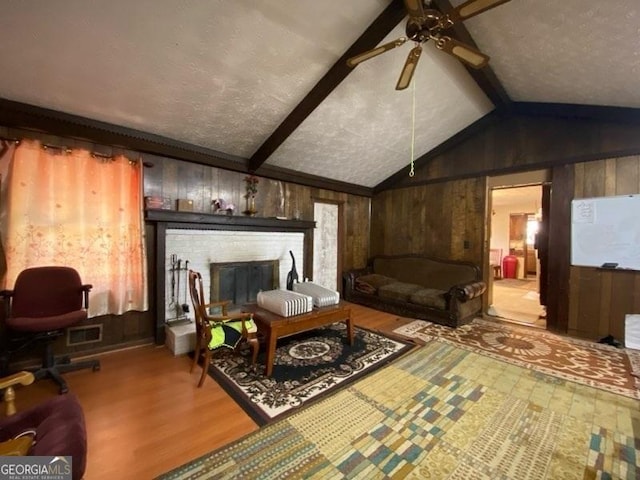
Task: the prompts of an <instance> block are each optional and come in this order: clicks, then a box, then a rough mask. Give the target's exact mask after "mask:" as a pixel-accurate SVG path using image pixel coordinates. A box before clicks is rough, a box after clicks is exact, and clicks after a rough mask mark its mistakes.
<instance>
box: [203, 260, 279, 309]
mask: <svg viewBox="0 0 640 480" xmlns="http://www.w3.org/2000/svg"><path fill="white" fill-rule="evenodd" d="M279 277H280V265H279V262H278V260H264V261H253V262H226V263H212V264H211V292H210V295H211V296H210V298H211V300H210V301H211V302H217V301H221V300H231V302H232V305H230V308H234V307H236V308H239V307H241V306H242V305H243V304H245V303H250V302H255V301H256V297H257V295H258V292H260V291H261V290H262V291H266V290H274V289H277V288H280V285H279Z"/></svg>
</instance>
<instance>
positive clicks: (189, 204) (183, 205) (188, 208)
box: [178, 198, 193, 212]
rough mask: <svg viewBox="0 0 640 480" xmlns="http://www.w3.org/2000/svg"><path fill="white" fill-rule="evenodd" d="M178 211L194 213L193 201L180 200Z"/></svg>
mask: <svg viewBox="0 0 640 480" xmlns="http://www.w3.org/2000/svg"><path fill="white" fill-rule="evenodd" d="M178 211H179V212H193V200H187V199H186V198H179V199H178Z"/></svg>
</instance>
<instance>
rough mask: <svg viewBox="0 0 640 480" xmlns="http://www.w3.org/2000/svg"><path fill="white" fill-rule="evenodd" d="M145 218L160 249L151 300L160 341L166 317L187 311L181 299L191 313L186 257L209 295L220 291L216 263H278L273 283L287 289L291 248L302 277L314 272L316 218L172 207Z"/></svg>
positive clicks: (148, 212) (172, 318)
mask: <svg viewBox="0 0 640 480" xmlns="http://www.w3.org/2000/svg"><path fill="white" fill-rule="evenodd" d="M145 219H146V222H147V225H148V226H150V227H152V229H153V234H152V235H153V239H154V243H155V251H156V259H155V260H156V261H155V265H152V266H151V265H150V267H151V268H150V271H152V272H153V271H155V275H154V278H153V279H151V282H150V285H153V283H154V280H155V288H154V292H155V302H152V303H153V304H155V312H156V343H159V344H161V343H164V335H165V333H164V326H165V322H167V321H172V320H175V319H176V318H177V317H180V315H183V316H184V313H183V311H182V309H181V305H182V304H183V303H186V304H187V305H188V307H189V312H188V313H187V315H188V316H189V317H190V318H193V307H192V306H191V300H190V298H189V293H188V290H187V289H188V284H187V275H186V270H184V266H185V261H186V260H188V261H189V264H188V268H190V269H192V270H197V271H199V272H200V273H201V275H202V277H203V284H204V285H203V287H204V291H205V295H209V294H210V290H211V288H212V287H215V288H217V289H218V291H219V290H220V285H219V283H218V284H217V286H216V285H212V277H211V271H212V265H225V264H226V265H231V264H238V265H239V264H243V263H244V264H246V265H247V266H249V265H250V264H253V266H258V265H265V264H270V265H273V266H274V267H275V268H272V270H271V272H272V279H271V281H272V284H274V285H276V288H285V287H286V279H287V274H288V272H289V271H290V270H291V265H292V262H291V256H290V254H289V251H292V252H293V255H294V256H295V260H296V269H297V271H298V274H299V275H300V278H303V276H304V277H311V273H310V269H311V268H312V266H313V260H312V258H313V256H312V255H313V254H312V252H313V229H314V227H315V222H311V221H302V220H279V219H275V218H273V219H272V218H259V217H258V218H256V217H244V216H226V215H212V214H201V213H193V212H176V211H172V210H146V211H145ZM148 234H149V232H148ZM171 255H175V256H176V258H179V259H180V260H181V261H182V262H181V266H182V268H183V270H182V271H181V272H180V275H181V276H180V290H179V291H178V289H177V284H178V281H177V279H176V278H175V276H173V281H172V273H173V272H171ZM260 268H262V267H260ZM227 273H228V272H227ZM263 274H264V272H263ZM234 275H235V274H234ZM265 281H266V280H265ZM172 284H173V285H174V287H172ZM262 284H264V282H263V283H261V285H262ZM225 288H226V287H225ZM252 288H255V287H252ZM227 292H228V291H227ZM249 293H250V294H251V292H249ZM224 295H228V293H224ZM172 297H173V299H174V302H173V304H171V300H172ZM185 299H186V300H185ZM208 300H209V298H207V301H208ZM231 300H233V299H231ZM240 301H242V299H241V300H240Z"/></svg>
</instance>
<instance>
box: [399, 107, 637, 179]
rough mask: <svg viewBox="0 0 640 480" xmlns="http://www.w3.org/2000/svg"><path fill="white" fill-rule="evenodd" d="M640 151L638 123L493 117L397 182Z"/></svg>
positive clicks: (488, 172)
mask: <svg viewBox="0 0 640 480" xmlns="http://www.w3.org/2000/svg"><path fill="white" fill-rule="evenodd" d="M638 152H640V135H638V125H635V124H632V123H612V122H602V121H596V120H586V119H568V118H553V117H544V116H527V115H512V116H508V117H496V118H495V119H494V121H493V122H490V123H489V122H487V124H486V126H485V128H484V129H482V130H481V131H479V132H478V133H476V134H475V135H473V136H472V137H471V138H469V139H468V140H466V141H465V142H463V143H461V144H459V145H457V146H456V147H454V148H452V149H450V150H448V151H446V152H445V153H443V154H441V155H438V156H436V157H435V158H433V159H431V160H429V161H428V162H426V163H425V162H424V161H422V160H419V161H418V168H417V169H416V175H415V177H413V178H408V177H405V178H401V179H400V182H399V184H398V185H400V186H411V185H415V184H416V183H423V182H433V181H440V180H446V179H448V178H456V177H461V176H466V177H468V176H475V175H486V174H502V173H506V172H509V171H524V170H534V169H537V168H547V167H553V166H556V165H559V164H566V163H574V162H582V161H590V160H596V159H602V158H614V157H621V156H625V155H631V154H637V153H638Z"/></svg>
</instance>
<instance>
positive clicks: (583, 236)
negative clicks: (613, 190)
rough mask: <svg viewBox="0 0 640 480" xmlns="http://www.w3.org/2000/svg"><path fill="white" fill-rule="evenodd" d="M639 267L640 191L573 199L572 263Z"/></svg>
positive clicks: (594, 265) (590, 265)
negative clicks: (615, 195) (637, 192)
mask: <svg viewBox="0 0 640 480" xmlns="http://www.w3.org/2000/svg"><path fill="white" fill-rule="evenodd" d="M607 262H615V263H617V264H618V268H629V269H632V270H640V195H620V196H617V197H599V198H581V199H576V200H572V201H571V264H572V265H581V266H589V267H600V266H602V264H603V263H607Z"/></svg>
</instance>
